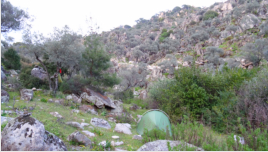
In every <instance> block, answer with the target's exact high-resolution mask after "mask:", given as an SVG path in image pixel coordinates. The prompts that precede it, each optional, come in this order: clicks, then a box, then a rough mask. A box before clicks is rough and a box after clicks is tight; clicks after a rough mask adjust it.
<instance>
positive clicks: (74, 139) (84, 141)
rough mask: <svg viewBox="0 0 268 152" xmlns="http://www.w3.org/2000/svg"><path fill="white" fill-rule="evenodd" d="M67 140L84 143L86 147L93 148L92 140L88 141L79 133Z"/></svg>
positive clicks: (73, 134)
mask: <svg viewBox="0 0 268 152" xmlns="http://www.w3.org/2000/svg"><path fill="white" fill-rule="evenodd" d="M67 140H68V141H74V142H78V143H82V144H84V145H85V146H88V145H90V146H91V140H90V139H88V138H87V137H86V136H85V135H83V134H81V133H80V132H79V131H75V132H73V133H72V134H70V135H69V136H68V138H67Z"/></svg>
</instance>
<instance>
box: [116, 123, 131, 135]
mask: <svg viewBox="0 0 268 152" xmlns="http://www.w3.org/2000/svg"><path fill="white" fill-rule="evenodd" d="M130 129H131V125H130V124H127V123H118V124H116V126H115V128H114V131H116V132H119V133H124V134H128V135H131V134H132V133H131V130H130Z"/></svg>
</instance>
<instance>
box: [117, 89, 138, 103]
mask: <svg viewBox="0 0 268 152" xmlns="http://www.w3.org/2000/svg"><path fill="white" fill-rule="evenodd" d="M133 98H134V95H133V91H132V90H126V91H123V92H115V93H114V99H116V100H118V99H121V100H122V101H126V100H128V99H133Z"/></svg>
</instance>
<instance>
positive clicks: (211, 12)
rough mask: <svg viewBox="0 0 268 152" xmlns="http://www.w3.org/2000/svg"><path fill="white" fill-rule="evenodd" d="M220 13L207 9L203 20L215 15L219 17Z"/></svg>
mask: <svg viewBox="0 0 268 152" xmlns="http://www.w3.org/2000/svg"><path fill="white" fill-rule="evenodd" d="M218 15H219V14H218V13H217V12H215V11H207V12H206V13H205V14H204V17H203V20H208V19H213V18H215V17H217V16H218Z"/></svg>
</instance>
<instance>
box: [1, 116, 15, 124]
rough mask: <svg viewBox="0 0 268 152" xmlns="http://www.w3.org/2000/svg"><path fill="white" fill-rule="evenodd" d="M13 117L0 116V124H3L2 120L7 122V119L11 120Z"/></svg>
mask: <svg viewBox="0 0 268 152" xmlns="http://www.w3.org/2000/svg"><path fill="white" fill-rule="evenodd" d="M13 119H14V118H10V117H3V116H1V124H3V123H4V122H6V121H7V122H9V121H11V120H13Z"/></svg>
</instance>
